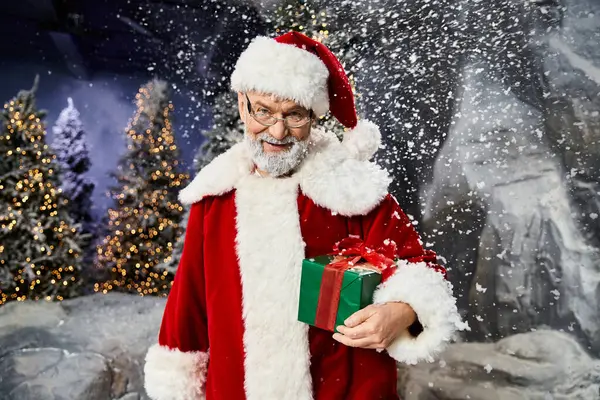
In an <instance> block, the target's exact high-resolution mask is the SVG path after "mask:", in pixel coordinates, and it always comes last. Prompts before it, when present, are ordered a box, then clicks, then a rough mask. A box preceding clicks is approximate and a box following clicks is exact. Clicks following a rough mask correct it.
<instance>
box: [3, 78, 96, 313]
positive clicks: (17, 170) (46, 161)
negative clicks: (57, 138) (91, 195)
mask: <svg viewBox="0 0 600 400" xmlns="http://www.w3.org/2000/svg"><path fill="white" fill-rule="evenodd" d="M37 82H38V78H37V77H36V80H35V83H34V86H33V88H32V89H31V90H28V91H21V92H19V94H18V95H17V97H15V98H13V99H12V100H11V101H9V102H8V103H6V104H5V105H4V110H3V111H2V113H1V114H0V127H1V130H0V304H4V303H5V302H7V301H11V300H25V299H35V300H38V299H45V300H62V299H65V298H68V297H73V296H76V295H78V294H79V293H80V288H81V285H80V284H81V282H80V269H81V266H80V264H79V262H80V261H79V256H80V252H81V243H82V242H83V241H84V239H85V237H84V236H83V235H82V234H81V233H80V231H79V227H78V225H76V224H73V222H72V220H71V218H70V216H69V213H68V201H67V200H66V199H64V198H63V197H62V194H61V192H60V190H59V188H58V185H59V175H58V174H59V172H60V166H59V165H58V163H57V161H56V155H55V154H53V152H52V151H51V150H50V148H49V147H48V145H47V144H46V131H45V128H44V123H43V121H42V119H43V118H44V115H45V113H44V112H43V111H39V110H37V109H36V105H35V91H36V88H37Z"/></svg>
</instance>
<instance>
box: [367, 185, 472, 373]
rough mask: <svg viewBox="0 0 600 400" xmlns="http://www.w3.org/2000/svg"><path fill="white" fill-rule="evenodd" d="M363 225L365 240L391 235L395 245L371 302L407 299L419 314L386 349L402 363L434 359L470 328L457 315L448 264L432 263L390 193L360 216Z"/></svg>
mask: <svg viewBox="0 0 600 400" xmlns="http://www.w3.org/2000/svg"><path fill="white" fill-rule="evenodd" d="M362 230H363V233H364V237H365V242H366V244H367V245H370V246H372V247H375V248H377V247H378V246H380V245H381V244H382V243H384V241H386V240H393V241H394V242H396V245H397V249H398V250H397V256H398V258H399V261H398V263H397V265H398V267H397V269H396V271H395V272H394V274H393V275H391V276H390V277H388V278H387V279H386V280H385V281H384V282H382V283H381V284H380V285H379V287H378V288H377V289H376V291H375V293H374V295H373V302H374V303H375V304H382V303H387V302H394V301H399V302H403V303H407V304H409V305H410V306H411V307H412V308H413V310H414V311H415V313H416V314H417V319H418V321H417V323H415V325H413V326H411V328H410V329H409V331H408V332H406V334H405V335H401V336H400V337H398V338H397V339H396V340H395V341H394V342H393V343H392V344H391V345H390V346H388V348H387V352H388V353H389V354H390V356H392V357H393V358H394V359H396V360H397V361H399V362H403V363H406V364H416V363H417V362H420V361H428V362H432V361H433V360H434V357H435V356H437V355H438V354H439V353H440V352H441V351H442V350H443V349H444V347H445V345H446V344H447V343H448V342H450V341H451V340H452V339H453V338H454V336H455V334H456V332H457V331H460V330H468V329H469V327H468V325H467V324H466V323H464V322H462V321H461V318H460V315H459V313H458V310H457V307H456V299H455V297H454V295H453V293H452V285H451V284H450V282H448V281H447V280H446V270H445V269H444V268H443V267H441V266H440V265H438V264H437V263H436V255H435V253H434V252H433V251H431V250H425V249H424V248H423V246H422V244H421V240H420V239H419V235H418V234H417V232H416V231H415V229H414V227H413V225H412V223H411V221H410V219H409V218H408V217H407V216H406V214H404V212H403V211H402V210H401V208H400V206H399V205H398V203H397V202H396V200H395V199H394V198H393V197H392V196H391V195H388V196H387V197H386V198H385V199H384V200H383V202H382V203H381V204H380V205H379V206H378V207H377V208H376V209H375V210H374V211H372V212H371V213H369V214H368V215H367V216H365V217H363V222H362Z"/></svg>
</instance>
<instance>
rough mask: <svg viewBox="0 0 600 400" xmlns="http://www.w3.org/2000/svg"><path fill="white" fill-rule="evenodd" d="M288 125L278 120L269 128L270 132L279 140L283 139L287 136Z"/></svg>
mask: <svg viewBox="0 0 600 400" xmlns="http://www.w3.org/2000/svg"><path fill="white" fill-rule="evenodd" d="M287 131H288V129H287V126H285V123H284V122H283V121H282V120H278V121H277V122H276V123H275V125H272V126H271V127H270V129H269V133H270V134H271V136H273V137H274V138H275V139H277V140H282V139H283V138H284V137H286V136H287Z"/></svg>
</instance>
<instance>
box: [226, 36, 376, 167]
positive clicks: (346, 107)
mask: <svg viewBox="0 0 600 400" xmlns="http://www.w3.org/2000/svg"><path fill="white" fill-rule="evenodd" d="M231 89H232V90H234V91H236V92H247V91H257V92H261V93H269V94H274V95H276V96H278V97H281V98H284V99H290V100H294V101H295V102H296V103H298V104H300V105H302V106H303V107H306V108H307V109H311V110H313V112H314V113H315V114H316V115H317V116H321V115H324V114H325V113H327V111H330V112H331V114H332V115H333V116H334V117H335V118H336V119H337V120H338V121H339V122H340V123H341V124H342V125H344V126H345V127H346V128H350V129H352V131H350V132H346V133H345V135H344V144H345V145H346V147H347V148H349V149H350V151H351V152H352V153H354V155H355V156H356V157H358V158H361V159H368V158H370V157H371V156H372V154H373V153H375V151H376V150H377V148H378V147H379V143H380V139H381V138H380V133H379V129H378V128H377V126H376V125H375V124H373V123H370V122H368V121H361V122H360V123H359V122H358V118H357V115H356V107H355V104H354V95H353V93H352V87H351V85H350V81H349V80H348V76H347V75H346V72H345V71H344V67H343V66H342V64H341V63H340V61H339V60H338V59H337V57H336V56H335V55H334V54H333V53H332V52H331V51H330V50H329V49H328V48H327V46H325V45H324V44H322V43H320V42H318V41H316V40H313V39H311V38H309V37H308V36H306V35H303V34H302V33H299V32H288V33H286V34H284V35H281V36H278V37H276V38H274V39H272V38H268V37H264V36H259V37H256V38H255V39H253V40H252V42H251V43H250V45H249V46H248V48H246V50H244V51H243V52H242V54H241V55H240V58H239V59H238V61H237V63H236V66H235V69H234V71H233V74H232V75H231Z"/></svg>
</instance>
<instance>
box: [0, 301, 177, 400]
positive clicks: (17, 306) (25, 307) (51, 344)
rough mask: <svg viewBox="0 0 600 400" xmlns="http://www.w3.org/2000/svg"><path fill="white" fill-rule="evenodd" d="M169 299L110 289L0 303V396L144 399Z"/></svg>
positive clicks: (9, 399)
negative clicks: (151, 353) (150, 355)
mask: <svg viewBox="0 0 600 400" xmlns="http://www.w3.org/2000/svg"><path fill="white" fill-rule="evenodd" d="M164 305H165V299H161V298H156V297H139V296H133V295H125V294H117V293H110V294H108V295H100V294H97V295H92V296H86V297H79V298H75V299H71V300H67V301H64V302H62V303H48V302H33V301H27V302H22V303H17V302H15V303H8V304H6V305H4V306H3V307H1V308H0V398H2V400H113V399H114V400H117V399H118V400H125V399H126V400H143V399H147V398H148V397H147V396H146V395H145V392H144V389H143V369H142V368H143V360H144V356H145V353H146V350H147V349H148V347H149V346H150V345H151V344H152V343H154V342H155V341H156V337H157V332H158V328H159V326H160V319H161V316H162V312H163V309H164Z"/></svg>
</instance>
